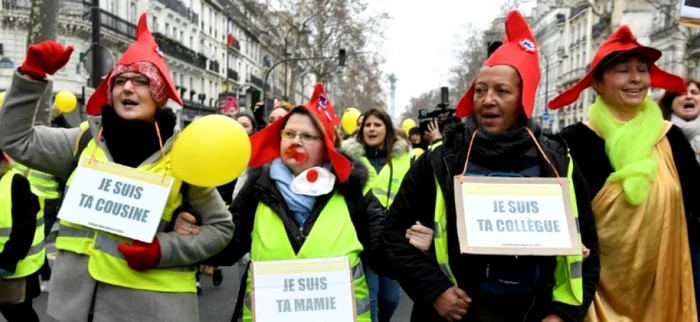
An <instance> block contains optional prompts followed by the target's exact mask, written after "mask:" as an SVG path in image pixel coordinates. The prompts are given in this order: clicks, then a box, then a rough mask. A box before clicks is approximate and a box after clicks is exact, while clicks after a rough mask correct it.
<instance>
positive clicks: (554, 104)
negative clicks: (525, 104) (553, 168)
mask: <svg viewBox="0 0 700 322" xmlns="http://www.w3.org/2000/svg"><path fill="white" fill-rule="evenodd" d="M660 56H661V52H659V51H658V50H656V49H654V48H650V47H645V46H642V45H640V44H639V43H638V42H637V40H636V39H635V37H634V35H633V34H632V32H631V30H630V29H629V27H628V26H625V25H623V26H620V27H619V28H618V29H617V30H616V31H615V32H614V33H613V34H612V35H611V36H610V37H609V38H608V39H607V40H606V41H605V42H604V43H603V44H602V45H601V47H600V48H599V49H598V51H597V52H596V54H595V56H594V57H593V62H592V63H591V69H590V71H589V73H588V74H587V75H586V76H585V77H584V78H583V79H581V80H580V81H579V82H578V83H577V84H576V85H575V86H574V87H573V88H571V89H569V90H567V91H565V92H563V93H562V94H560V95H559V96H558V97H556V98H554V99H553V100H552V101H551V102H549V107H550V108H552V109H556V108H560V107H563V106H566V105H569V104H571V103H573V102H574V101H576V99H577V98H578V97H579V94H580V93H581V92H582V91H583V90H585V89H586V88H588V87H592V88H593V90H595V91H596V93H597V94H598V97H597V98H596V100H595V102H594V103H593V105H591V106H590V107H589V108H588V119H589V120H588V121H587V122H585V123H578V124H574V125H571V126H569V127H567V128H565V129H563V130H562V132H561V134H562V136H563V137H564V139H565V140H566V142H567V143H568V145H569V148H570V153H571V155H573V157H574V158H575V159H576V161H578V164H579V165H580V167H581V171H582V172H583V173H584V174H585V175H586V181H587V182H588V186H589V189H590V191H591V197H592V207H593V213H594V214H595V218H596V223H597V227H598V237H599V240H600V258H601V273H600V286H599V288H598V292H597V293H596V296H595V299H594V301H593V305H592V306H591V309H590V311H589V313H588V318H587V320H588V321H697V313H696V312H697V311H696V308H695V294H694V290H693V275H692V267H691V258H690V252H689V245H688V232H689V231H690V232H691V233H694V234H696V233H697V225H698V219H699V217H698V214H700V208H699V206H700V203H699V202H698V200H700V199H698V194H699V193H700V191H699V190H698V184H697V178H698V177H700V171H699V168H698V164H697V162H696V161H695V153H694V152H693V150H692V149H691V148H690V145H689V144H688V141H687V140H686V139H685V137H684V135H683V132H682V131H681V130H680V129H678V128H677V127H675V126H673V125H672V124H671V123H670V122H666V121H664V119H663V117H662V113H661V109H660V108H659V106H658V105H657V104H656V103H655V102H654V101H653V100H651V98H649V97H648V96H647V93H648V90H649V88H650V87H655V88H664V89H666V90H671V91H678V92H682V91H685V90H686V84H685V82H684V80H683V79H681V78H680V77H677V76H675V75H672V74H669V73H667V72H665V71H663V70H661V69H660V68H659V67H657V66H656V65H655V64H654V62H656V61H657V60H658V59H659V57H660Z"/></svg>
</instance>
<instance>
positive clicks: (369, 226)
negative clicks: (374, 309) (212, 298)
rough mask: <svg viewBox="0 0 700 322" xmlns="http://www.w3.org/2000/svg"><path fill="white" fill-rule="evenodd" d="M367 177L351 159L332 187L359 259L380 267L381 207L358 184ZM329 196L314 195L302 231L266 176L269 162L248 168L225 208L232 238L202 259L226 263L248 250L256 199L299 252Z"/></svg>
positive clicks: (361, 183)
mask: <svg viewBox="0 0 700 322" xmlns="http://www.w3.org/2000/svg"><path fill="white" fill-rule="evenodd" d="M368 178H369V172H368V171H367V168H366V167H365V166H364V165H363V164H362V163H361V162H359V161H353V168H352V173H351V175H350V178H349V179H348V180H347V181H346V182H344V183H338V182H336V186H335V188H334V190H333V191H334V192H335V191H338V192H339V193H340V194H342V195H343V196H344V197H345V200H346V203H347V205H348V208H349V209H348V210H349V212H350V217H351V219H352V222H353V224H354V226H355V230H356V231H357V237H358V239H359V241H360V243H362V246H363V247H364V251H363V253H362V254H361V255H360V257H361V259H362V261H363V262H364V263H365V264H369V265H370V266H372V268H373V269H376V270H378V271H382V268H381V266H382V265H378V264H377V263H378V262H379V260H380V258H381V255H382V252H381V249H380V248H379V247H380V244H381V233H382V229H383V223H384V219H385V211H384V208H383V207H382V206H381V204H379V202H378V201H377V199H376V198H375V197H374V195H373V194H371V193H368V194H367V195H366V196H363V195H362V188H363V187H364V185H365V183H366V182H367V179H368ZM331 196H332V193H329V194H326V195H323V196H319V197H317V199H316V204H315V205H314V208H313V211H312V213H311V216H310V217H309V219H308V220H307V221H306V225H305V227H304V231H303V235H302V233H301V232H300V229H299V226H298V225H297V223H296V221H295V220H294V218H293V216H292V214H291V211H290V210H289V208H288V207H287V204H286V203H285V202H284V199H283V197H282V194H281V193H280V192H279V190H277V187H276V186H275V184H274V181H273V180H272V179H271V178H270V169H269V166H263V167H260V168H255V169H250V170H249V173H248V179H247V180H246V183H245V185H244V186H243V188H242V189H241V191H240V192H239V193H238V195H236V198H235V199H234V200H233V203H232V204H231V207H230V208H229V211H230V212H231V214H232V215H233V223H234V224H235V225H236V231H235V233H234V235H233V240H231V243H229V245H228V246H226V248H225V249H224V250H223V251H221V252H220V253H219V254H218V255H216V256H214V257H212V258H210V259H209V260H207V261H205V264H207V265H211V266H230V265H233V264H235V263H236V262H237V261H238V260H239V259H240V258H241V257H243V255H245V254H246V253H248V252H249V251H250V247H251V233H252V231H253V222H254V220H255V212H256V208H257V206H258V203H259V202H262V203H264V204H265V205H267V206H269V207H270V208H272V209H273V210H274V211H275V213H277V215H279V217H280V219H282V222H283V223H284V225H285V227H286V230H287V237H288V238H289V241H290V242H291V244H292V248H293V249H294V252H299V250H300V249H301V246H302V245H303V244H304V241H305V237H304V236H308V235H309V233H310V232H311V230H312V228H313V226H314V223H315V222H316V219H318V216H319V214H320V213H321V211H322V210H323V208H324V207H325V206H326V204H327V203H328V201H329V200H330V197H331Z"/></svg>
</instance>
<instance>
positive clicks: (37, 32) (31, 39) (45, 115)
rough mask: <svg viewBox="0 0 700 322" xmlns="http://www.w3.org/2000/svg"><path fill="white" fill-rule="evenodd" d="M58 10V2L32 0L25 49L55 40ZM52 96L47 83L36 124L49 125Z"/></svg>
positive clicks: (57, 0) (51, 85)
mask: <svg viewBox="0 0 700 322" xmlns="http://www.w3.org/2000/svg"><path fill="white" fill-rule="evenodd" d="M59 8H60V3H59V0H32V7H31V11H30V14H29V31H28V33H27V34H28V35H27V47H29V46H30V45H33V44H37V43H40V42H42V41H46V40H56V30H57V29H58V12H59ZM52 94H53V84H51V82H49V86H47V88H46V92H45V93H44V95H43V96H42V97H41V100H40V101H39V109H38V110H37V113H36V116H35V119H36V121H37V122H42V123H44V124H47V125H48V124H51V108H52V102H53V95H52Z"/></svg>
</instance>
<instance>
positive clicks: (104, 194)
mask: <svg viewBox="0 0 700 322" xmlns="http://www.w3.org/2000/svg"><path fill="white" fill-rule="evenodd" d="M172 184H173V180H172V178H170V177H166V178H165V180H163V176H162V175H157V174H153V173H149V172H146V171H142V170H138V169H133V168H128V167H124V166H121V165H118V164H114V163H109V162H102V161H93V162H91V163H88V162H87V159H83V160H82V161H81V165H80V166H79V167H78V168H77V169H76V172H75V174H74V175H73V180H72V182H71V185H70V188H69V189H68V194H67V195H66V198H65V200H64V201H63V205H62V207H61V210H60V212H59V218H61V219H64V220H68V221H70V222H73V223H76V224H79V225H83V226H87V227H90V228H94V229H98V230H102V231H106V232H109V233H112V234H116V235H120V236H124V237H128V238H131V239H137V240H140V241H143V242H146V243H150V242H152V241H153V236H154V235H155V233H156V230H157V228H158V224H159V223H160V218H161V215H162V213H163V209H164V207H165V203H166V201H167V199H168V195H169V194H170V189H171V186H172Z"/></svg>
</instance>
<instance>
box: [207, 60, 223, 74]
mask: <svg viewBox="0 0 700 322" xmlns="http://www.w3.org/2000/svg"><path fill="white" fill-rule="evenodd" d="M209 70H210V71H212V72H215V73H220V72H221V69H219V62H218V61H216V60H210V61H209Z"/></svg>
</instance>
